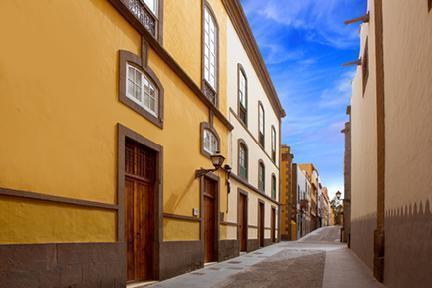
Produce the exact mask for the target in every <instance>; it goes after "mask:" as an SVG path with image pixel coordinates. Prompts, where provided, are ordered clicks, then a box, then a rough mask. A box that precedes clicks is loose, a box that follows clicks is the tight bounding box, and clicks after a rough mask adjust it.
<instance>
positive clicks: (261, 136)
mask: <svg viewBox="0 0 432 288" xmlns="http://www.w3.org/2000/svg"><path fill="white" fill-rule="evenodd" d="M260 107H261V108H262V113H263V115H262V121H263V123H262V126H263V133H262V134H261V131H260V128H261V119H260ZM258 144H259V145H260V146H261V147H262V148H263V149H264V150H265V110H264V105H263V104H262V102H261V101H258Z"/></svg>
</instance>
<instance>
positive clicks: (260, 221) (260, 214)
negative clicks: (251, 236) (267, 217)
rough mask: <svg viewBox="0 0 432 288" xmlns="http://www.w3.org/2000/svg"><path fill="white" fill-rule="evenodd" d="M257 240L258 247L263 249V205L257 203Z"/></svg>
mask: <svg viewBox="0 0 432 288" xmlns="http://www.w3.org/2000/svg"><path fill="white" fill-rule="evenodd" d="M258 239H259V245H260V247H264V203H261V202H259V203H258Z"/></svg>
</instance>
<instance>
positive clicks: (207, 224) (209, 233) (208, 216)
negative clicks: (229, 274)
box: [203, 178, 217, 262]
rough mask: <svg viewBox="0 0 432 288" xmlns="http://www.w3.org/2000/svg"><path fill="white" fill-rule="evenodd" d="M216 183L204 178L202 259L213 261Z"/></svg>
mask: <svg viewBox="0 0 432 288" xmlns="http://www.w3.org/2000/svg"><path fill="white" fill-rule="evenodd" d="M215 195H216V183H215V182H214V181H211V180H209V179H207V178H204V205H203V206H204V211H203V213H204V215H203V219H204V221H203V222H204V261H205V262H212V261H215V260H216V259H215V251H214V250H215V249H214V248H215V242H216V241H217V239H216V233H215V229H216V221H215V215H216V205H215V200H216V197H215Z"/></svg>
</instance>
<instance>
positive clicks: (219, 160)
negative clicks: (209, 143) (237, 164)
mask: <svg viewBox="0 0 432 288" xmlns="http://www.w3.org/2000/svg"><path fill="white" fill-rule="evenodd" d="M210 161H211V162H212V164H213V166H214V168H213V169H204V168H200V169H199V170H196V171H195V178H200V177H202V176H204V175H207V174H208V173H210V172H215V171H217V170H219V169H222V170H224V171H225V172H226V174H227V181H228V180H229V176H230V174H231V167H230V166H229V165H228V164H225V165H224V166H223V167H222V164H223V162H224V161H225V157H224V156H222V155H221V154H220V153H219V151H216V154H213V155H211V156H210Z"/></svg>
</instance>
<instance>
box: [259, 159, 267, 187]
mask: <svg viewBox="0 0 432 288" xmlns="http://www.w3.org/2000/svg"><path fill="white" fill-rule="evenodd" d="M261 167H262V168H263V173H262V179H260V168H261ZM260 182H262V187H260ZM261 188H262V189H261ZM258 190H259V191H260V192H262V193H264V194H265V164H264V161H263V160H261V159H260V160H259V161H258Z"/></svg>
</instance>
